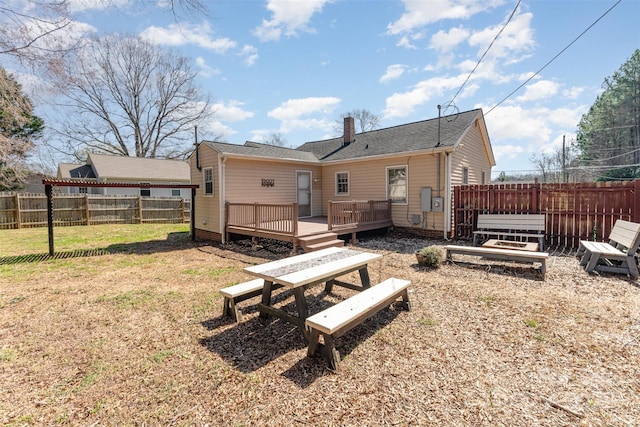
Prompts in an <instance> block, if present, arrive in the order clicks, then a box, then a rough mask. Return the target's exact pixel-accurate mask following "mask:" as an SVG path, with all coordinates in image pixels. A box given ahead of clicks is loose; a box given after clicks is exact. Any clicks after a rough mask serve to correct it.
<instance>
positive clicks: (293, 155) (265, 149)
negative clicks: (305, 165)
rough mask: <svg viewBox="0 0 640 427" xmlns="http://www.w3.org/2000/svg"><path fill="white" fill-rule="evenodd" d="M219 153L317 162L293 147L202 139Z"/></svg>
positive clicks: (310, 155) (311, 155)
mask: <svg viewBox="0 0 640 427" xmlns="http://www.w3.org/2000/svg"><path fill="white" fill-rule="evenodd" d="M203 144H207V145H208V146H209V147H211V148H213V149H214V150H216V151H217V152H219V153H223V154H235V155H240V156H247V157H264V158H268V159H282V160H297V161H304V162H312V163H318V162H319V161H318V158H317V157H316V156H315V155H314V154H313V153H310V152H306V151H299V150H294V149H293V148H286V147H278V146H275V145H269V144H260V143H258V142H252V141H247V142H246V143H245V144H244V145H237V144H228V143H225V142H211V141H203Z"/></svg>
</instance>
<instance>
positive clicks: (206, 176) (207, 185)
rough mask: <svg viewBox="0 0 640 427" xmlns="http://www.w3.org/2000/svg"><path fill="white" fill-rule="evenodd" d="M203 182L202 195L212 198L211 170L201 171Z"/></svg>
mask: <svg viewBox="0 0 640 427" xmlns="http://www.w3.org/2000/svg"><path fill="white" fill-rule="evenodd" d="M202 176H203V180H204V195H205V196H213V168H204V169H202Z"/></svg>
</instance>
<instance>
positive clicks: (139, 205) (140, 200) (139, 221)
mask: <svg viewBox="0 0 640 427" xmlns="http://www.w3.org/2000/svg"><path fill="white" fill-rule="evenodd" d="M138 218H139V219H138V224H142V196H138Z"/></svg>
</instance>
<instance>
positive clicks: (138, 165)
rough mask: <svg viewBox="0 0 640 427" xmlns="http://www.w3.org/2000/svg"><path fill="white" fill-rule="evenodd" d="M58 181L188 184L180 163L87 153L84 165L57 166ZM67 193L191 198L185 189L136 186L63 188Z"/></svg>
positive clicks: (188, 175) (185, 166)
mask: <svg viewBox="0 0 640 427" xmlns="http://www.w3.org/2000/svg"><path fill="white" fill-rule="evenodd" d="M57 178H58V179H69V180H76V181H87V182H100V183H105V184H106V183H109V184H112V183H124V184H151V185H163V184H170V185H171V184H190V183H191V172H190V170H189V164H188V163H187V162H184V161H180V160H160V159H149V158H144V157H123V156H108V155H104V154H88V155H87V161H86V163H85V164H70V163H60V164H59V165H58V174H57ZM64 188H66V189H67V191H68V192H69V193H92V194H110V195H118V194H120V195H122V194H126V195H131V194H133V195H141V196H154V197H182V198H184V199H190V198H191V192H190V190H188V189H181V188H138V187H121V188H118V187H64Z"/></svg>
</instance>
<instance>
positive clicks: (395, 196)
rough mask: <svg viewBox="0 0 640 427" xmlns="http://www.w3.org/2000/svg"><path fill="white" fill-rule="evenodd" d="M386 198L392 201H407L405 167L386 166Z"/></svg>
mask: <svg viewBox="0 0 640 427" xmlns="http://www.w3.org/2000/svg"><path fill="white" fill-rule="evenodd" d="M387 198H388V199H390V200H391V202H392V203H407V167H406V166H393V167H388V168H387Z"/></svg>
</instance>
